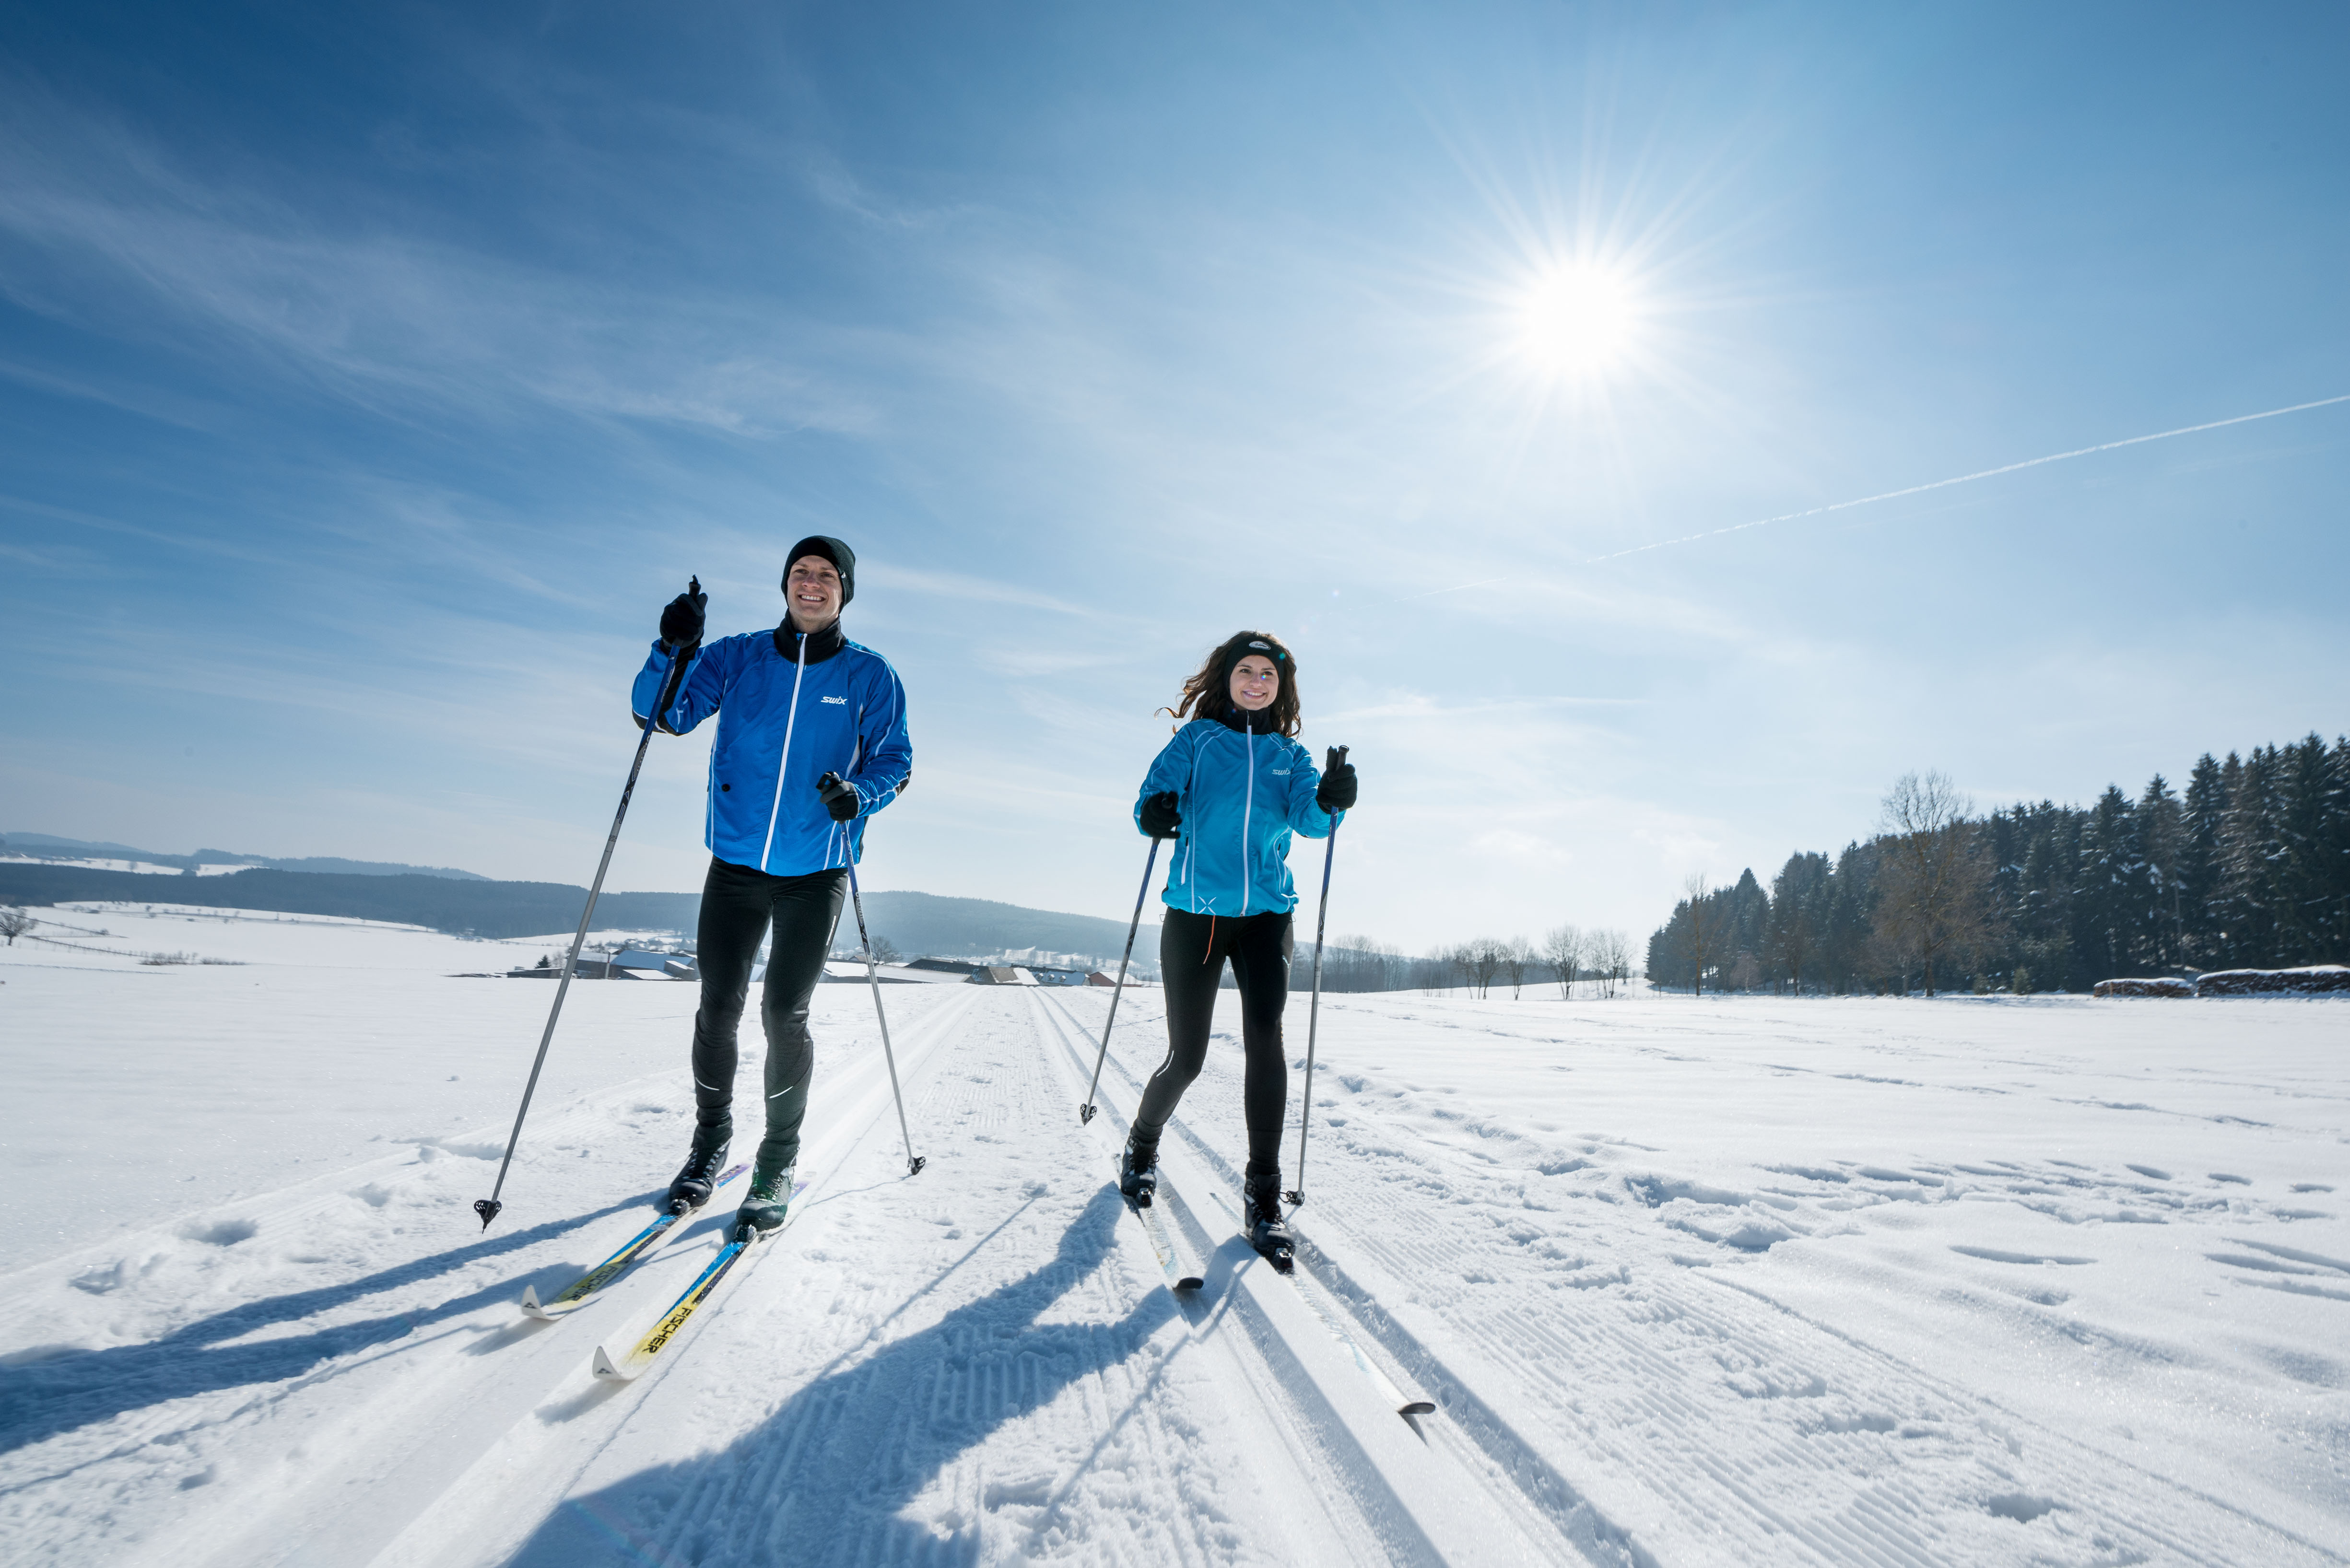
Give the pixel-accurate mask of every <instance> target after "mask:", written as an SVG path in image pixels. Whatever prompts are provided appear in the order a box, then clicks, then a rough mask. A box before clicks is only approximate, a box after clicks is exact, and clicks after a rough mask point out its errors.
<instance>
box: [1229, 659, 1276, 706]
mask: <svg viewBox="0 0 2350 1568" xmlns="http://www.w3.org/2000/svg"><path fill="white" fill-rule="evenodd" d="M1280 695H1281V667H1280V666H1279V665H1277V664H1275V663H1274V660H1273V656H1272V655H1270V654H1265V653H1252V654H1250V655H1249V656H1248V657H1247V658H1245V659H1242V660H1241V661H1240V662H1239V663H1238V664H1235V665H1233V666H1232V703H1233V705H1234V706H1235V707H1238V708H1241V709H1243V711H1247V712H1251V713H1260V712H1263V711H1264V710H1265V709H1267V708H1270V707H1272V706H1273V700H1274V698H1276V697H1278V696H1280Z"/></svg>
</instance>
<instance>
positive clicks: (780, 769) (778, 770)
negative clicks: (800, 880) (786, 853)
mask: <svg viewBox="0 0 2350 1568" xmlns="http://www.w3.org/2000/svg"><path fill="white" fill-rule="evenodd" d="M806 674H807V634H806V632H802V633H801V634H800V657H799V662H798V664H797V666H796V667H795V669H794V670H793V671H792V705H791V709H790V711H787V712H786V713H785V715H784V754H783V755H782V756H780V757H778V758H776V759H775V805H771V806H769V807H768V808H767V841H766V842H765V843H764V844H762V845H761V846H759V869H760V870H762V871H764V870H765V869H766V868H767V857H768V856H769V855H771V854H773V853H774V852H775V818H776V816H777V815H779V814H780V813H781V812H782V811H783V809H784V771H785V769H786V768H788V767H790V766H791V761H792V727H793V726H794V725H795V724H797V723H798V722H799V719H800V679H801V677H803V676H805V675H806Z"/></svg>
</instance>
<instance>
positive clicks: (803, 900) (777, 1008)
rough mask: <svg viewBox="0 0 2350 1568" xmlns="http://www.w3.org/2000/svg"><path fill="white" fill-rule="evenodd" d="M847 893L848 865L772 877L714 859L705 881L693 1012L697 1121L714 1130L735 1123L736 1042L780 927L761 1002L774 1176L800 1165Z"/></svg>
mask: <svg viewBox="0 0 2350 1568" xmlns="http://www.w3.org/2000/svg"><path fill="white" fill-rule="evenodd" d="M847 887H848V872H847V869H846V868H845V867H843V868H837V869H834V870H830V871H811V872H809V873H808V874H807V875H806V876H804V877H770V876H768V875H767V874H766V873H765V872H764V871H757V870H754V869H753V868H752V867H748V866H737V865H734V864H733V862H732V861H726V860H712V861H711V863H710V875H709V876H708V877H706V878H704V879H703V881H702V925H701V929H700V931H699V933H698V937H699V940H698V941H697V942H696V944H695V945H696V948H697V951H696V953H695V957H694V963H695V966H696V967H697V968H698V969H700V970H701V971H702V1007H701V1009H700V1011H698V1012H695V1013H694V1015H693V1104H694V1112H695V1120H696V1121H698V1122H699V1123H700V1124H701V1125H702V1126H703V1127H718V1126H721V1125H725V1126H730V1127H731V1126H732V1125H733V1111H732V1109H731V1107H732V1106H733V1103H734V1065H735V1046H734V1035H735V1031H736V1030H737V1028H738V1027H739V1026H740V1025H741V1024H742V1022H743V1003H744V1002H746V1001H748V1000H749V998H750V994H751V970H752V967H753V966H754V964H756V963H757V962H758V959H759V944H760V942H761V941H762V940H764V939H765V937H766V934H767V930H768V928H769V927H770V926H772V927H773V928H774V929H775V946H774V947H773V948H772V949H771V950H769V951H768V954H767V983H766V986H765V988H764V991H763V992H761V995H760V998H759V1022H760V1023H762V1024H764V1025H765V1027H766V1033H767V1075H766V1096H767V1100H766V1105H767V1116H766V1137H765V1139H764V1141H763V1142H762V1143H761V1144H760V1145H759V1163H760V1164H761V1165H762V1166H763V1167H766V1168H772V1169H776V1170H780V1169H782V1168H784V1167H785V1166H789V1165H792V1164H795V1163H796V1162H797V1160H798V1159H799V1154H800V1120H801V1118H802V1117H804V1116H806V1115H807V1091H808V1079H809V1078H810V1077H811V1076H812V1075H814V1073H815V1071H816V1043H815V1042H814V1041H813V1040H811V1039H809V1038H808V1026H807V1017H808V1001H809V999H810V998H811V997H813V996H814V995H815V994H816V982H817V981H820V980H822V979H823V978H824V957H825V954H826V953H827V952H828V951H830V950H831V948H832V930H833V928H834V927H835V926H837V925H838V924H839V923H840V903H841V898H842V895H843V894H844V893H845V892H846V891H847Z"/></svg>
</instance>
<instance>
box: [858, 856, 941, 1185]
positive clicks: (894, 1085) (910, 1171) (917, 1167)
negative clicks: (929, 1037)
mask: <svg viewBox="0 0 2350 1568" xmlns="http://www.w3.org/2000/svg"><path fill="white" fill-rule="evenodd" d="M848 901H849V902H850V903H851V904H854V905H855V906H856V907H857V940H858V941H861V942H863V943H864V944H865V978H866V980H867V981H868V982H869V983H870V984H871V985H872V987H873V1016H874V1017H876V1018H879V1020H880V1021H881V1056H882V1059H883V1060H884V1061H886V1062H888V1063H889V1093H890V1095H891V1096H892V1097H893V1098H895V1099H896V1100H897V1102H898V1131H899V1133H900V1134H902V1135H903V1136H904V1137H905V1139H906V1174H907V1175H909V1176H919V1175H920V1174H921V1170H922V1167H923V1166H925V1165H928V1164H929V1163H930V1161H928V1160H926V1159H924V1158H922V1157H921V1156H920V1155H919V1154H916V1153H915V1152H914V1135H913V1133H912V1132H910V1130H908V1128H907V1127H906V1096H904V1095H902V1094H899V1091H898V1056H897V1053H895V1052H894V1051H892V1050H890V1049H889V1014H888V1013H887V1012H883V1011H882V1010H881V975H880V972H879V971H877V970H876V969H875V968H874V967H873V939H872V938H871V937H870V936H868V935H867V934H866V930H865V896H864V895H863V894H861V893H859V892H858V890H857V859H856V856H855V854H854V853H853V852H852V853H851V855H850V857H849V861H848Z"/></svg>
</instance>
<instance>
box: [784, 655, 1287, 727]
mask: <svg viewBox="0 0 2350 1568" xmlns="http://www.w3.org/2000/svg"><path fill="white" fill-rule="evenodd" d="M809 657H810V659H814V657H815V656H814V655H813V654H811V655H810V656H809ZM1260 719H1262V720H1263V721H1264V722H1263V723H1262V724H1260V723H1258V722H1257V721H1258V720H1260ZM1216 722H1218V723H1220V724H1222V726H1223V727H1224V728H1225V729H1227V730H1232V731H1236V732H1239V733H1241V734H1243V735H1270V734H1272V733H1273V710H1272V709H1270V708H1261V709H1259V710H1257V711H1255V712H1253V713H1252V712H1250V711H1248V710H1247V709H1245V708H1243V707H1241V706H1240V705H1238V704H1237V703H1234V704H1232V705H1230V706H1228V707H1226V708H1225V710H1224V713H1223V717H1222V718H1221V719H1219V720H1217V721H1216Z"/></svg>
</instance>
